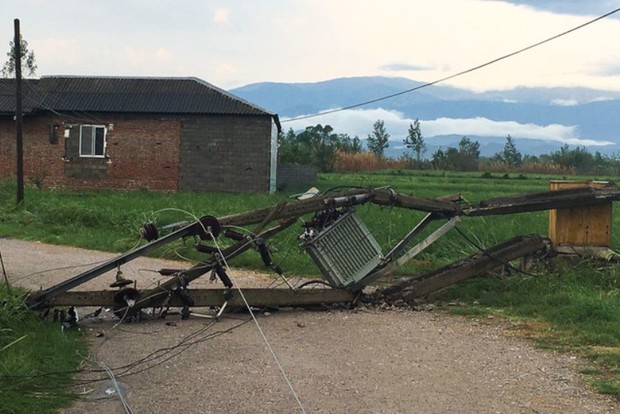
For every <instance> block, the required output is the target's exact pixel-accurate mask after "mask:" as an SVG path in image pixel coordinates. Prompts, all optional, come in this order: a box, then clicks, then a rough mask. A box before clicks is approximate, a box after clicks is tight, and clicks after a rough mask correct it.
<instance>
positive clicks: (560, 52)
mask: <svg viewBox="0 0 620 414" xmlns="http://www.w3.org/2000/svg"><path fill="white" fill-rule="evenodd" d="M533 4H535V5H536V7H537V8H534V7H533V6H532V5H533ZM617 7H620V1H605V0H588V1H570V0H537V1H520V0H515V1H492V0H436V1H426V0H381V1H378V0H263V1H252V0H227V1H224V0H184V1H183V0H180V1H175V2H173V1H165V0H106V1H94V0H79V1H78V0H63V1H54V0H19V1H17V0H11V1H8V0H0V9H1V10H2V16H1V17H0V40H1V39H5V41H6V43H7V47H8V42H9V40H10V39H11V38H12V37H13V19H15V18H19V19H20V21H21V30H22V34H23V36H24V38H25V39H26V40H27V41H28V42H29V44H30V46H31V48H32V49H33V50H34V51H35V53H36V57H37V61H38V64H39V71H38V75H51V74H64V75H132V76H197V77H200V78H202V79H205V80H207V81H208V82H211V83H213V84H215V85H217V86H220V87H222V88H225V89H229V88H233V87H236V86H241V85H245V84H248V83H253V82H262V81H276V82H313V81H320V80H325V79H331V78H336V77H347V76H360V75H385V76H404V77H409V78H413V79H416V80H420V81H432V80H435V79H438V78H441V77H444V76H446V75H450V74H452V73H456V72H459V71H461V70H464V69H467V68H469V67H472V66H475V65H478V64H480V63H483V62H486V61H488V60H491V59H494V58H496V57H498V56H501V55H504V54H506V53H509V52H512V51H514V50H517V49H519V48H522V47H524V46H527V45H529V44H532V43H535V42H537V41H540V40H542V39H545V38H547V37H550V36H553V35H555V34H558V33H560V32H562V31H565V30H567V29H570V28H572V27H574V26H577V25H579V24H582V23H584V22H586V21H587V20H589V19H591V18H593V17H596V16H599V15H602V14H604V13H606V12H609V11H611V10H613V9H615V8H617ZM619 37H620V13H618V14H616V15H614V16H613V17H611V18H608V19H604V20H602V21H600V22H598V23H596V24H594V25H592V26H589V27H587V28H585V29H582V30H580V31H578V32H575V33H573V34H570V35H568V36H566V37H563V38H561V39H558V40H556V41H554V42H552V43H550V44H547V45H545V46H542V47H540V48H537V49H536V50H532V51H530V52H528V53H525V54H523V55H521V56H518V57H515V58H512V59H510V60H507V61H505V62H501V63H498V64H496V65H493V66H492V67H489V68H487V69H484V70H481V71H479V72H476V73H472V74H469V75H466V76H463V77H460V78H458V79H455V80H453V81H451V82H450V84H452V85H455V86H459V87H464V88H468V89H473V90H487V89H495V88H512V87H515V86H517V85H538V86H540V85H544V86H556V85H571V86H572V85H587V86H591V87H597V88H604V89H615V90H620V48H618V47H617V39H618V38H619Z"/></svg>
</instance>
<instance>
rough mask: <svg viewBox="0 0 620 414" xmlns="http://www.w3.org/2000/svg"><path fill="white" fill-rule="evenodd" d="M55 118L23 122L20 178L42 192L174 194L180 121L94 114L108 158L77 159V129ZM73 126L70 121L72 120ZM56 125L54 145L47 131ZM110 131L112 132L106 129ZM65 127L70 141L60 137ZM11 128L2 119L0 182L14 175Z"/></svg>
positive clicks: (177, 167) (28, 118)
mask: <svg viewBox="0 0 620 414" xmlns="http://www.w3.org/2000/svg"><path fill="white" fill-rule="evenodd" d="M68 120H69V119H68V118H67V119H64V121H65V123H64V124H63V119H59V118H58V117H55V116H30V117H24V177H25V179H26V180H36V181H37V182H40V183H42V184H43V186H45V187H69V188H78V187H79V188H111V189H142V188H144V189H153V190H176V189H177V186H178V170H179V137H180V126H181V121H180V120H178V119H174V118H162V117H157V116H152V115H151V116H128V115H124V114H116V115H114V114H106V115H100V114H99V115H97V116H96V117H95V118H94V119H93V120H90V121H83V123H85V124H86V123H88V124H93V125H104V126H106V128H107V135H106V144H107V145H106V157H105V158H83V157H80V156H79V136H80V128H79V124H69V123H67V121H68ZM72 122H74V121H72ZM53 124H58V125H59V128H58V131H57V134H58V135H57V136H58V140H57V143H55V144H52V143H50V138H49V137H50V126H51V125H53ZM110 126H112V128H110ZM65 128H68V129H69V131H70V133H69V137H68V138H65V137H64V130H65ZM15 164H16V161H15V126H14V122H13V120H12V118H9V117H4V118H2V119H0V177H7V176H11V175H14V174H15Z"/></svg>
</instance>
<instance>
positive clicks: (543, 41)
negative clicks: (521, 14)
mask: <svg viewBox="0 0 620 414" xmlns="http://www.w3.org/2000/svg"><path fill="white" fill-rule="evenodd" d="M619 11H620V8H617V9H615V10H612V11H610V12H609V13H605V14H604V15H602V16H599V17H597V18H595V19H592V20H589V21H587V22H585V23H583V24H580V25H579V26H575V27H573V28H572V29H569V30H566V31H564V32H562V33H559V34H557V35H555V36H551V37H548V38H546V39H544V40H541V41H539V42H536V43H534V44H531V45H529V46H526V47H524V48H521V49H519V50H516V51H514V52H511V53H508V54H506V55H503V56H500V57H498V58H495V59H493V60H489V61H488V62H485V63H482V64H480V65H477V66H474V67H471V68H469V69H465V70H463V71H461V72H458V73H455V74H452V75H449V76H446V77H443V78H440V79H437V80H435V81H432V82H428V83H425V84H422V85H419V86H416V87H415V88H411V89H407V90H404V91H401V92H396V93H393V94H390V95H385V96H382V97H379V98H376V99H371V100H369V101H365V102H360V103H357V104H353V105H349V106H345V107H342V108H337V109H332V110H329V111H324V112H319V113H318V114H311V115H303V116H298V117H295V118H291V119H285V120H282V121H280V123H282V124H284V123H286V122H292V121H299V120H302V119H309V118H316V117H319V116H323V115H328V114H333V113H336V112H341V111H346V110H348V109H355V108H359V107H361V106H366V105H370V104H372V103H375V102H381V101H385V100H387V99H391V98H395V97H397V96H400V95H404V94H407V93H410V92H414V91H417V90H420V89H422V88H427V87H429V86H433V85H436V84H438V83H441V82H445V81H447V80H450V79H454V78H456V77H459V76H463V75H465V74H467V73H471V72H475V71H477V70H479V69H482V68H484V67H487V66H490V65H492V64H494V63H497V62H500V61H502V60H505V59H508V58H511V57H513V56H516V55H518V54H521V53H523V52H526V51H528V50H530V49H534V48H536V47H538V46H541V45H543V44H545V43H548V42H551V41H552V40H556V39H558V38H560V37H562V36H566V35H567V34H569V33H572V32H574V31H577V30H579V29H582V28H584V27H586V26H589V25H591V24H593V23H596V22H598V21H599V20H602V19H604V18H606V17H609V16H611V15H612V14H615V13H618V12H619Z"/></svg>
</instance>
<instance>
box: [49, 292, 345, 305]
mask: <svg viewBox="0 0 620 414" xmlns="http://www.w3.org/2000/svg"><path fill="white" fill-rule="evenodd" d="M187 292H188V293H189V295H190V296H191V297H192V299H194V301H195V305H194V306H193V307H211V306H221V305H222V304H223V303H224V294H225V292H226V289H224V288H213V289H193V290H192V289H189V290H188V291H187ZM116 293H118V291H116V290H99V291H76V292H64V293H61V294H59V295H57V296H56V297H54V298H53V299H52V300H51V301H50V306H110V307H111V306H113V305H114V295H115V294H116ZM230 294H231V295H230V299H229V300H228V306H245V304H244V303H243V300H242V298H241V295H240V294H239V291H238V290H237V289H236V288H232V289H230ZM243 294H244V295H245V298H246V300H247V301H248V303H249V305H250V306H256V307H265V306H274V307H295V306H311V305H320V304H330V303H348V302H352V301H353V300H354V299H355V293H353V292H350V291H348V290H341V289H324V288H320V289H307V288H306V289H299V290H291V289H288V288H282V289H280V288H278V289H267V288H245V289H243ZM166 296H167V292H164V291H162V292H160V293H159V295H158V300H157V301H154V300H152V299H150V300H149V302H151V303H152V306H155V307H158V306H157V304H158V303H159V304H161V303H162V302H163V300H164V299H165V297H166ZM138 300H140V299H138ZM169 304H170V306H173V307H181V306H183V303H182V302H181V300H180V299H179V298H178V297H173V298H172V299H171V301H170V302H169Z"/></svg>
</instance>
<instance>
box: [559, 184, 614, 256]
mask: <svg viewBox="0 0 620 414" xmlns="http://www.w3.org/2000/svg"><path fill="white" fill-rule="evenodd" d="M549 184H550V189H551V191H554V190H564V189H568V188H577V187H587V186H593V187H602V186H604V185H605V184H607V182H606V181H551V182H550V183H549ZM611 214H612V203H611V201H610V202H609V203H606V204H603V205H599V206H586V207H572V208H564V209H558V210H549V238H550V239H551V241H553V244H554V245H555V246H593V247H610V246H611Z"/></svg>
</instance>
